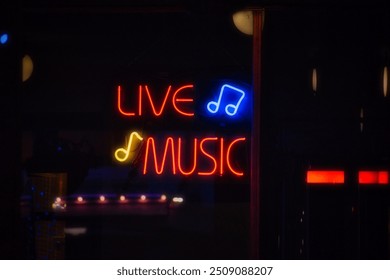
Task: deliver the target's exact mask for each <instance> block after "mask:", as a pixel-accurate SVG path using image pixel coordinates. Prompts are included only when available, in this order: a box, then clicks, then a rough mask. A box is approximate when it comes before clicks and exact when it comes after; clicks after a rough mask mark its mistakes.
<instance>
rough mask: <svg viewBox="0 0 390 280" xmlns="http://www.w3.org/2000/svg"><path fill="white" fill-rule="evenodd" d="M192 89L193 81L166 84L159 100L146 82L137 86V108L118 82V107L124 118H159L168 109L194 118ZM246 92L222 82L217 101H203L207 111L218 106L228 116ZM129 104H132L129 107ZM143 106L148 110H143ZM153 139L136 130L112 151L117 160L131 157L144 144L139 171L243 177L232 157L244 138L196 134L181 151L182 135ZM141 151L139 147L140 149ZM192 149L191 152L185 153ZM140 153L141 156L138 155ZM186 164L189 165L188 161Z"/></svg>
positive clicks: (234, 110) (214, 112)
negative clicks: (199, 135)
mask: <svg viewBox="0 0 390 280" xmlns="http://www.w3.org/2000/svg"><path fill="white" fill-rule="evenodd" d="M193 91H194V85H193V84H186V85H183V86H179V87H174V86H172V85H169V86H167V87H166V90H165V93H164V95H163V98H161V99H160V100H159V101H158V100H157V98H156V96H153V94H152V91H151V90H150V88H149V86H148V85H139V86H138V95H137V96H136V97H137V98H138V99H137V101H136V104H137V105H136V106H135V107H136V108H134V106H129V104H128V102H126V96H125V94H124V92H123V90H122V87H121V86H120V85H119V86H118V87H117V104H116V106H117V109H118V112H119V113H120V114H121V115H122V116H124V117H137V116H138V117H140V116H144V115H145V114H146V113H149V114H151V115H152V116H154V117H162V116H163V115H164V113H165V112H166V111H167V110H168V107H169V106H168V105H167V104H171V105H172V106H170V110H173V111H174V112H175V113H176V114H177V115H178V116H185V117H189V118H193V117H194V116H195V112H194V111H193V108H191V106H188V105H192V104H193V103H194V99H193V97H192V94H193ZM245 95H246V94H245V91H243V90H242V89H239V88H237V87H234V86H232V85H229V84H223V85H222V87H221V88H220V91H219V96H218V98H217V99H216V101H209V102H208V103H207V104H206V106H205V107H206V108H207V110H208V111H209V112H210V113H212V114H217V113H218V112H219V110H220V108H224V113H226V115H228V116H229V117H232V116H235V115H236V114H237V113H238V110H239V109H240V108H241V107H242V106H240V105H241V104H242V101H243V100H244V98H245ZM129 107H133V108H132V109H130V108H129ZM145 107H148V109H149V110H147V112H146V111H145ZM157 142H158V141H156V138H155V137H153V136H149V137H146V138H143V137H142V136H141V135H140V134H139V133H138V132H136V131H133V132H131V133H130V134H129V140H128V142H127V144H126V145H125V147H121V148H118V149H116V150H115V153H114V157H115V159H116V160H117V161H118V162H121V163H123V162H126V161H129V160H131V157H132V156H133V155H134V154H135V152H134V151H135V149H136V148H134V147H136V146H135V145H137V146H139V145H140V144H142V145H143V147H144V149H142V152H143V168H142V174H143V175H146V174H150V173H154V174H157V175H162V174H168V173H169V174H173V175H184V176H190V175H198V176H213V175H220V176H222V175H224V174H226V173H229V174H233V175H235V176H238V177H239V176H244V170H242V169H241V168H240V166H239V164H237V163H236V161H235V160H233V158H232V157H233V154H234V153H233V150H234V149H235V148H236V147H237V146H239V145H240V144H244V143H245V142H246V138H245V137H233V138H229V139H227V138H224V137H216V136H215V137H197V138H193V139H192V141H189V142H190V143H191V144H192V145H190V148H188V147H187V148H186V149H185V150H186V151H184V148H183V147H184V143H183V142H184V140H183V139H182V137H174V136H167V137H166V138H165V140H164V141H163V142H162V143H161V142H160V143H157ZM140 151H141V150H140ZM188 151H191V152H188ZM141 156H142V155H141ZM188 163H189V164H188Z"/></svg>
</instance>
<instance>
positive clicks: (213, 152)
mask: <svg viewBox="0 0 390 280" xmlns="http://www.w3.org/2000/svg"><path fill="white" fill-rule="evenodd" d="M134 136H136V137H137V138H138V140H140V141H143V140H142V138H141V137H138V136H139V135H138V133H136V132H132V133H131V134H130V138H129V142H128V145H127V147H126V148H119V149H117V150H116V152H115V158H116V159H117V160H118V161H120V162H123V161H125V160H126V159H125V157H126V156H127V155H128V154H129V151H130V148H131V147H132V143H131V141H132V139H133V138H134ZM245 141H246V138H245V137H238V138H234V139H232V140H227V139H225V138H223V137H221V138H219V137H205V138H200V139H198V138H194V139H193V141H192V145H184V144H183V142H184V140H183V139H182V138H181V137H176V138H174V137H167V138H166V139H165V143H156V142H157V141H156V140H155V138H154V137H148V138H147V139H146V140H145V146H146V148H145V150H144V162H143V164H144V165H143V172H142V173H143V174H144V175H145V174H147V173H151V172H154V173H155V174H158V175H161V174H166V173H171V174H181V175H186V176H188V175H200V176H210V175H215V174H218V173H219V175H224V174H225V172H229V173H232V174H234V175H236V176H243V175H244V172H243V171H242V170H240V168H239V167H238V166H235V165H236V164H234V161H233V159H232V155H233V152H232V151H233V150H234V149H235V148H236V147H237V146H238V145H239V144H240V143H241V142H242V143H244V142H245ZM184 146H186V147H185V148H184ZM189 151H191V152H189ZM119 154H121V155H119ZM184 155H185V156H184ZM188 163H189V164H188ZM200 163H202V164H200ZM225 170H226V171H225Z"/></svg>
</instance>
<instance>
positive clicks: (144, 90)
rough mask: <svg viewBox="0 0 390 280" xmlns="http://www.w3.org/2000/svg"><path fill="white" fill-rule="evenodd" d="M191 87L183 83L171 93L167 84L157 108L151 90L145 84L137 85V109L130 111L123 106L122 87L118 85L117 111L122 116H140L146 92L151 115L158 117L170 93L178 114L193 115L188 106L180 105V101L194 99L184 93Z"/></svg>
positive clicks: (186, 101)
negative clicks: (162, 98)
mask: <svg viewBox="0 0 390 280" xmlns="http://www.w3.org/2000/svg"><path fill="white" fill-rule="evenodd" d="M193 87H194V86H193V85H191V84H189V85H184V86H182V87H179V88H178V89H177V90H176V91H175V92H174V93H173V94H171V92H172V91H173V90H172V86H168V88H167V91H166V93H165V95H164V100H163V101H162V104H161V105H160V107H159V108H158V106H157V105H156V101H155V100H153V97H152V94H151V90H150V89H149V87H148V86H147V85H144V86H142V85H139V86H138V108H137V109H138V110H137V113H136V112H135V111H132V112H130V111H128V110H126V109H124V108H123V107H124V106H123V96H122V95H123V94H122V87H121V86H118V91H117V107H118V111H119V112H120V113H121V114H122V115H123V116H126V117H134V116H142V114H143V108H144V105H145V104H144V101H143V99H142V97H143V96H144V95H145V94H146V97H147V98H148V101H149V105H150V107H151V109H152V112H153V115H154V116H156V117H160V116H161V115H162V114H163V112H164V110H165V108H166V104H167V101H168V98H169V96H170V95H172V98H171V103H172V106H173V108H174V110H175V111H176V112H177V113H178V114H179V115H182V116H186V117H193V116H194V112H191V111H190V110H189V109H188V108H183V107H182V106H183V104H182V103H192V102H193V101H194V99H193V98H188V97H187V96H186V95H185V93H184V91H188V90H189V89H192V88H193ZM183 95H184V96H183Z"/></svg>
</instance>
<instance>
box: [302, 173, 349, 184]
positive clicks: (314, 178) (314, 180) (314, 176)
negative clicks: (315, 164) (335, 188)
mask: <svg viewBox="0 0 390 280" xmlns="http://www.w3.org/2000/svg"><path fill="white" fill-rule="evenodd" d="M306 182H307V183H308V184H344V171H335V170H321V171H319V170H310V171H307V173H306Z"/></svg>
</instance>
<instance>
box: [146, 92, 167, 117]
mask: <svg viewBox="0 0 390 280" xmlns="http://www.w3.org/2000/svg"><path fill="white" fill-rule="evenodd" d="M171 88H172V86H169V87H168V89H167V93H166V94H165V98H164V101H163V104H162V105H161V108H160V112H156V108H155V107H154V104H153V100H152V96H151V95H150V92H149V88H148V86H145V89H146V93H147V94H148V97H149V102H150V105H151V106H152V110H153V113H154V114H155V115H156V116H160V115H161V113H162V112H163V110H164V107H165V104H166V103H167V99H168V95H169V92H170V91H171Z"/></svg>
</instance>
